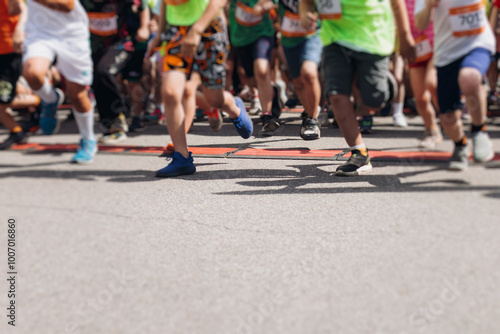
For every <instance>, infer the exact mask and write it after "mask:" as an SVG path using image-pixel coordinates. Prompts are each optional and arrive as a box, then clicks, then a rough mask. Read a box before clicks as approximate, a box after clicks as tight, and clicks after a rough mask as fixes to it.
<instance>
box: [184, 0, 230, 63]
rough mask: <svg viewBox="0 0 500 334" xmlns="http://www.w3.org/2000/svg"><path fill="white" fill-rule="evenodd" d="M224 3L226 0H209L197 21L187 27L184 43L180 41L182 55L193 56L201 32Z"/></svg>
mask: <svg viewBox="0 0 500 334" xmlns="http://www.w3.org/2000/svg"><path fill="white" fill-rule="evenodd" d="M225 4H226V0H210V2H209V3H208V6H207V8H206V9H205V12H203V14H202V15H201V17H200V18H199V19H198V21H197V22H196V23H195V24H193V25H192V26H191V29H189V32H188V34H187V35H186V38H185V39H184V43H182V46H181V53H182V55H183V56H184V57H186V58H191V57H193V55H194V52H195V51H196V48H197V47H198V44H200V41H201V34H202V33H203V32H204V31H205V30H206V29H207V27H208V26H209V25H210V22H212V20H213V19H214V17H216V16H217V15H218V14H219V12H220V10H221V9H222V8H224V5H225Z"/></svg>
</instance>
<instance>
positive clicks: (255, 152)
mask: <svg viewBox="0 0 500 334" xmlns="http://www.w3.org/2000/svg"><path fill="white" fill-rule="evenodd" d="M341 152H342V151H341V150H332V151H328V150H307V149H301V150H299V149H297V150H293V149H292V150H290V149H255V148H248V149H246V150H243V151H239V152H236V153H234V154H233V155H237V156H260V157H262V156H272V157H326V158H328V157H330V158H331V157H333V156H334V155H336V154H339V153H341Z"/></svg>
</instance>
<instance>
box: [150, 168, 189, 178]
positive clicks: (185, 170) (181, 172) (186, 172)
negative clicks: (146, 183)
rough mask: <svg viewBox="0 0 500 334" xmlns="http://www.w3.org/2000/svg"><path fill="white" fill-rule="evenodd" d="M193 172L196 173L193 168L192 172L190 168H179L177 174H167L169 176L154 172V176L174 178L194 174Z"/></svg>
mask: <svg viewBox="0 0 500 334" xmlns="http://www.w3.org/2000/svg"><path fill="white" fill-rule="evenodd" d="M195 172H196V168H193V169H192V170H191V168H181V169H179V170H178V171H177V172H175V173H169V174H165V173H160V172H156V174H155V176H156V177H161V178H166V177H175V176H181V175H191V174H194V173H195Z"/></svg>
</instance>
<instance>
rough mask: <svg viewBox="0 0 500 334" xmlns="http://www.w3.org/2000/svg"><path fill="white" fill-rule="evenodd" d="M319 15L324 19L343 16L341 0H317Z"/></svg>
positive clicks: (337, 18)
mask: <svg viewBox="0 0 500 334" xmlns="http://www.w3.org/2000/svg"><path fill="white" fill-rule="evenodd" d="M316 7H318V13H319V17H320V18H321V19H323V20H340V19H341V18H342V5H341V4H340V0H316Z"/></svg>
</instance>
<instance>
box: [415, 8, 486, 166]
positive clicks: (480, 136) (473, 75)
mask: <svg viewBox="0 0 500 334" xmlns="http://www.w3.org/2000/svg"><path fill="white" fill-rule="evenodd" d="M415 15H416V21H415V23H416V26H417V27H418V28H419V29H422V30H423V29H425V28H426V27H427V25H428V24H429V23H430V22H431V17H434V37H435V44H434V63H435V64H436V68H437V75H438V87H437V91H438V100H439V109H440V112H441V126H442V127H443V129H444V131H445V133H446V134H447V135H448V137H449V138H450V139H451V140H453V141H454V142H455V149H454V151H453V155H452V156H451V159H450V163H449V166H448V169H450V170H455V171H462V170H465V169H467V167H468V161H469V153H468V150H467V136H466V135H465V132H464V129H463V124H462V119H461V108H462V104H461V101H460V97H461V95H462V94H463V95H464V96H465V103H466V104H467V109H468V110H469V112H470V114H471V117H472V127H471V132H472V153H473V157H474V161H476V162H485V161H489V160H491V159H492V158H493V156H494V152H493V147H492V143H491V140H490V137H489V136H488V133H487V132H486V125H485V121H486V104H487V97H486V87H485V86H484V85H483V80H484V76H485V74H486V71H487V70H488V67H489V66H490V63H491V60H492V55H493V54H494V53H495V39H494V37H493V32H492V30H491V28H490V26H489V23H488V20H487V17H486V8H485V2H484V0H416V2H415Z"/></svg>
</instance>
